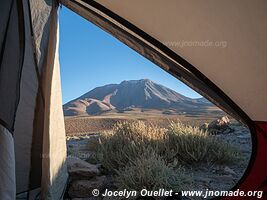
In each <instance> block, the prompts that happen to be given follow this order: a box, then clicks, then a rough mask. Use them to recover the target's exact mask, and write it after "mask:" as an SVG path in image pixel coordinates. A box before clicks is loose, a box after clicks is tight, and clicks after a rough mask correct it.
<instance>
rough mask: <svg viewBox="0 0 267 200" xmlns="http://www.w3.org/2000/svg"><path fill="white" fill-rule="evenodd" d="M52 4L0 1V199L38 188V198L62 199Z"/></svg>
mask: <svg viewBox="0 0 267 200" xmlns="http://www.w3.org/2000/svg"><path fill="white" fill-rule="evenodd" d="M57 7H58V3H57V1H53V0H35V1H33V0H29V1H22V0H13V1H6V0H4V1H1V3H0V12H1V18H0V24H1V26H0V44H1V47H0V50H1V53H0V56H1V57H0V58H1V60H0V61H1V63H0V64H1V65H0V94H1V98H0V105H1V106H0V123H1V128H0V159H1V163H0V179H1V183H0V199H15V195H16V193H17V194H19V193H25V192H26V193H27V196H28V197H30V199H34V198H35V196H36V195H37V194H38V191H41V196H42V198H43V199H56V200H57V199H62V198H63V194H64V190H65V185H66V182H67V178H68V174H67V168H66V163H65V159H66V138H65V127H64V118H63V111H62V100H61V85H60V73H59V62H58V53H57V52H58V33H57V32H58V25H57V23H58V15H57ZM22 28H23V31H22ZM24 50H25V51H24ZM22 61H23V62H22ZM2 125H3V126H2ZM12 134H13V136H14V137H12ZM40 189H41V190H40Z"/></svg>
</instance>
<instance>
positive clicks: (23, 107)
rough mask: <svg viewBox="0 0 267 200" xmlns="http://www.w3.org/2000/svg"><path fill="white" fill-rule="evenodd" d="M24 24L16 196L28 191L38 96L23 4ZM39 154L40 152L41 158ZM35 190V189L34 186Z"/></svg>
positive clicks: (30, 41) (16, 146) (26, 9)
mask: <svg viewBox="0 0 267 200" xmlns="http://www.w3.org/2000/svg"><path fill="white" fill-rule="evenodd" d="M23 9H24V19H25V21H24V24H25V53H24V63H23V67H22V73H21V83H20V101H19V105H18V108H17V114H16V119H15V127H14V130H15V131H14V134H13V135H14V141H15V155H16V180H17V188H16V190H17V193H20V192H24V191H28V190H29V186H30V183H29V181H30V178H29V177H30V170H31V149H32V143H33V140H32V138H33V123H34V115H35V105H36V98H37V93H38V85H39V83H38V78H37V74H36V70H35V62H34V54H33V53H34V50H33V45H32V37H31V24H30V16H29V12H27V11H28V10H29V9H28V2H27V1H24V2H23ZM40 153H41V152H39V154H40ZM35 187H36V186H35Z"/></svg>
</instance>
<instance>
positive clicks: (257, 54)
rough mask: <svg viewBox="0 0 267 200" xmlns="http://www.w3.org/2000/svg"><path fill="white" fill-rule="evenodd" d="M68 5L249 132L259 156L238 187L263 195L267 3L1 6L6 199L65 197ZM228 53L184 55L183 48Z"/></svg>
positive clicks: (65, 0) (0, 141) (0, 135)
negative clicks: (63, 51)
mask: <svg viewBox="0 0 267 200" xmlns="http://www.w3.org/2000/svg"><path fill="white" fill-rule="evenodd" d="M60 4H63V5H64V6H66V7H67V8H69V9H71V10H72V11H74V12H75V13H77V14H79V15H80V16H82V17H84V18H85V19H87V20H88V21H90V22H92V23H94V24H95V25H97V26H98V27H100V28H101V29H103V30H105V31H106V32H108V33H110V34H111V35H113V36H114V37H116V38H117V39H118V40H120V41H121V42H123V43H124V44H126V45H127V46H129V47H130V48H132V49H134V50H135V51H136V52H138V53H139V54H141V55H142V56H144V57H146V58H147V59H149V60H150V61H152V62H153V63H155V64H156V65H158V66H159V67H161V68H162V69H164V70H165V71H167V72H168V73H170V74H172V75H173V76H175V77H176V78H178V79H179V80H181V81H183V82H184V83H186V84H187V85H189V86H190V87H191V88H193V89H194V90H196V91H197V92H199V93H200V94H201V95H203V96H204V97H206V98H207V99H209V100H210V101H211V102H213V103H214V104H215V105H217V106H218V107H220V108H221V109H223V110H224V111H226V112H227V113H229V114H231V115H232V116H234V117H235V118H236V119H238V120H240V121H241V122H243V123H244V124H246V125H247V126H248V127H249V128H250V131H251V134H252V138H253V157H252V159H251V162H250V166H249V167H248V169H247V172H246V174H245V175H244V176H243V178H242V179H241V180H240V183H239V184H238V185H236V186H235V188H240V189H243V190H256V189H259V188H263V189H266V184H264V182H266V180H267V174H266V170H265V169H266V167H267V166H266V165H267V157H266V155H265V152H266V150H267V106H266V102H267V87H266V83H267V81H266V80H267V67H266V64H267V58H266V55H267V37H266V35H267V34H266V31H267V29H266V25H267V1H265V0H259V1H250V0H237V1H234V2H233V1H230V0H226V1H219V0H216V1H214V0H208V1H205V3H204V2H203V1H193V0H179V1H175V0H171V1H168V3H166V2H164V1H159V0H157V1H152V0H148V1H142V2H141V1H138V2H136V1H131V0H126V1H120V0H113V1H108V0H98V1H89V0H61V1H60V2H58V1H56V0H29V1H22V0H12V1H8V0H3V1H1V3H0V5H1V6H0V13H1V19H0V44H1V46H0V94H1V97H0V105H1V107H0V160H1V162H0V177H1V178H0V179H1V181H0V199H15V198H16V194H20V193H24V192H27V195H28V199H32V198H35V196H36V193H40V192H41V193H40V195H41V198H42V199H62V198H63V193H64V190H65V188H66V184H67V180H68V174H67V169H66V163H65V160H66V138H65V127H64V118H63V111H62V99H61V98H62V97H61V83H60V66H59V60H58V42H59V29H58V9H59V5H60ZM207 40H208V41H219V42H222V41H224V42H226V43H227V48H224V49H222V48H208V47H207V48H202V47H199V46H194V45H187V46H184V47H182V48H181V47H180V46H179V45H178V44H179V43H180V42H182V41H187V42H188V41H189V42H190V41H191V42H194V41H207Z"/></svg>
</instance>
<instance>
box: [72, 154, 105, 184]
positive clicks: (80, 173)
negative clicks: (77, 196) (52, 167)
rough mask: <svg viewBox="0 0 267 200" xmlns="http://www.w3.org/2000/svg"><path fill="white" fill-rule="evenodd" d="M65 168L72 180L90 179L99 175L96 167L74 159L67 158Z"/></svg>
mask: <svg viewBox="0 0 267 200" xmlns="http://www.w3.org/2000/svg"><path fill="white" fill-rule="evenodd" d="M67 166H68V172H69V175H70V177H71V178H72V180H83V179H90V178H93V177H95V176H97V175H99V174H100V171H99V169H98V167H97V165H92V164H90V163H88V162H86V161H83V160H81V159H79V158H76V157H68V158H67Z"/></svg>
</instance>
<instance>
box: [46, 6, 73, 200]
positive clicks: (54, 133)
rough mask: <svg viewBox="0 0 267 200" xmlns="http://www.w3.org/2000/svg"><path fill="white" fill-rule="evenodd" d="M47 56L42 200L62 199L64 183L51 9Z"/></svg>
mask: <svg viewBox="0 0 267 200" xmlns="http://www.w3.org/2000/svg"><path fill="white" fill-rule="evenodd" d="M50 20H51V22H50V32H49V33H50V35H49V46H48V54H47V58H46V62H45V70H44V82H43V89H44V96H45V110H44V136H43V162H42V176H43V177H42V188H41V189H42V198H43V199H61V198H62V197H63V192H64V189H65V187H66V182H67V178H68V175H67V166H66V155H67V150H66V137H65V125H64V116H63V110H62V99H61V83H60V68H59V60H58V42H59V30H58V16H57V9H56V8H54V9H52V12H51V19H50Z"/></svg>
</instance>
